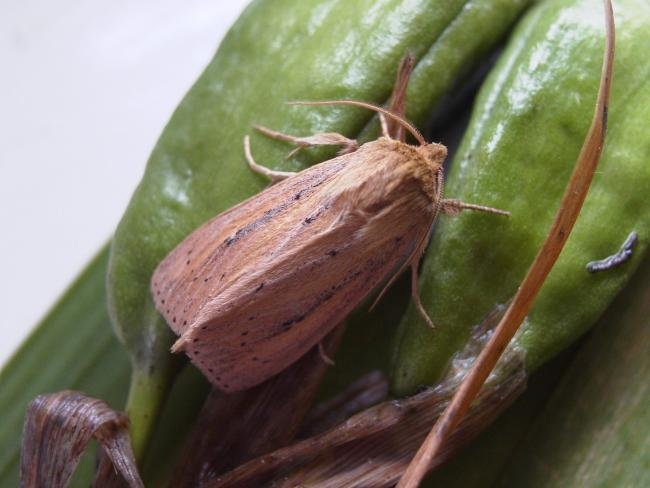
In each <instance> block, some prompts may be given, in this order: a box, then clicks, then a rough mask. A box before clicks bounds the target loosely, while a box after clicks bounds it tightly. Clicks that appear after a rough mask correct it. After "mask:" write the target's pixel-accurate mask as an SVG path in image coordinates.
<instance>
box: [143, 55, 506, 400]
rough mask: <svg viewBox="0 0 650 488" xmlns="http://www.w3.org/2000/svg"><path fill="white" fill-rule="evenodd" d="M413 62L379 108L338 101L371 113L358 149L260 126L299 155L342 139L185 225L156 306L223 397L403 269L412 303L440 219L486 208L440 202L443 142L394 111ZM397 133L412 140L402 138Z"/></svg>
mask: <svg viewBox="0 0 650 488" xmlns="http://www.w3.org/2000/svg"><path fill="white" fill-rule="evenodd" d="M413 64H414V62H413V58H412V57H411V56H406V57H405V58H404V60H403V61H402V63H401V65H400V67H399V69H398V76H397V81H396V83H395V87H394V89H393V93H392V95H391V99H390V103H389V106H388V108H382V107H378V106H375V105H372V104H369V103H365V102H360V101H354V100H337V101H326V102H298V103H306V104H313V105H321V104H345V105H352V106H357V107H364V108H367V109H371V110H374V111H375V112H377V113H378V114H379V120H380V124H381V133H382V135H381V136H380V137H379V138H378V139H376V140H374V141H371V142H367V143H365V144H363V145H361V146H359V144H358V143H357V141H355V140H352V139H348V138H347V137H345V136H343V135H341V134H337V133H324V134H316V135H313V136H309V137H294V136H290V135H286V134H282V133H279V132H275V131H273V130H270V129H266V128H263V127H258V130H260V131H261V132H262V133H264V134H266V135H267V136H269V137H273V138H276V139H280V140H283V141H286V142H289V143H293V144H295V145H296V148H297V149H300V148H303V147H308V146H318V145H338V146H340V147H341V151H340V155H339V156H337V157H335V158H333V159H330V160H328V161H325V162H323V163H320V164H317V165H315V166H312V167H310V168H308V169H305V170H303V171H300V172H298V173H288V172H276V171H272V170H270V169H268V168H265V167H263V166H261V165H259V164H257V163H256V162H255V160H254V159H253V156H252V154H251V150H250V141H249V138H248V137H246V138H245V139H244V153H245V156H246V159H247V161H248V164H249V166H250V168H251V169H252V170H253V171H256V172H259V173H261V174H264V175H266V176H268V177H269V178H271V180H272V181H273V182H275V184H273V185H272V186H270V187H268V188H267V189H265V190H264V191H262V192H261V193H259V194H257V195H255V196H253V197H251V198H249V199H248V200H246V201H244V202H243V203H240V204H239V205H237V206H235V207H233V208H231V209H230V210H227V211H225V212H223V213H221V214H219V215H217V216H216V217H214V218H212V219H211V220H210V221H208V222H207V223H205V224H204V225H203V226H201V227H200V228H198V229H197V230H195V231H194V232H192V233H191V234H190V235H189V236H188V237H187V238H186V239H185V240H184V241H182V242H181V243H180V244H179V245H178V246H177V247H176V248H175V249H174V250H173V251H172V252H171V253H170V254H169V255H168V256H167V257H166V258H165V259H164V260H163V261H162V262H161V263H160V264H159V265H158V267H157V269H156V270H155V272H154V274H153V277H152V281H151V291H152V295H153V298H154V302H155V305H156V308H157V309H158V310H159V311H160V313H161V314H162V315H163V317H164V318H165V320H166V321H167V323H168V324H169V326H170V327H171V328H172V330H173V331H174V332H175V333H176V334H177V335H179V336H180V337H179V339H178V340H177V342H176V343H175V344H174V345H173V347H172V351H173V352H180V351H183V352H185V353H186V354H187V355H188V356H189V357H190V359H191V361H192V362H193V363H194V364H195V365H196V366H197V367H198V368H199V369H200V370H201V371H202V372H203V374H204V375H205V376H206V377H207V378H208V379H209V380H210V382H211V383H212V384H213V385H215V386H216V387H218V388H219V389H221V390H222V391H224V392H235V391H239V390H243V389H247V388H250V387H253V386H255V385H257V384H259V383H261V382H263V381H265V380H266V379H268V378H270V377H271V376H273V375H275V374H277V373H279V372H281V371H282V370H284V369H285V368H287V367H288V366H289V365H291V364H292V363H294V362H295V361H296V360H298V359H299V358H300V357H301V356H302V355H303V354H305V353H306V352H307V351H308V350H309V349H310V348H312V347H313V346H315V345H317V344H319V343H320V341H321V340H322V339H323V338H324V337H325V335H327V333H328V332H330V331H331V330H332V329H333V328H334V327H335V326H336V325H337V324H339V323H340V322H341V321H342V320H343V319H345V317H346V316H347V315H348V314H349V313H350V312H351V311H352V310H353V309H354V308H355V307H356V306H358V305H359V304H360V303H361V302H362V301H363V300H364V299H365V298H366V297H368V295H370V294H371V293H372V292H373V291H374V290H376V289H378V287H379V285H381V284H383V283H387V284H386V285H385V287H384V289H383V291H382V292H381V293H380V294H379V297H378V298H377V300H378V299H379V298H380V297H381V295H383V293H384V291H385V290H386V289H387V288H388V287H389V286H390V285H391V284H392V282H393V281H394V280H395V278H396V277H397V276H399V275H400V274H401V273H402V271H404V270H405V269H406V268H408V267H410V268H411V277H412V297H413V300H414V303H415V305H416V306H417V308H418V310H419V311H420V313H421V315H422V316H423V318H424V319H425V320H426V321H427V323H429V324H430V325H432V324H431V321H430V319H429V317H428V315H427V313H426V311H425V310H424V307H423V306H422V303H421V302H420V297H419V293H418V288H417V284H418V264H419V261H420V258H421V256H422V254H423V252H424V250H425V247H426V245H427V242H428V240H429V236H430V233H431V229H432V226H433V223H434V220H435V218H436V216H437V215H438V214H439V213H443V214H448V215H453V214H456V213H458V212H460V211H461V210H465V209H470V210H479V211H485V212H491V213H495V214H501V215H508V212H504V211H502V210H497V209H494V208H489V207H484V206H481V205H473V204H467V203H464V202H461V201H459V200H454V199H445V198H443V162H444V160H445V158H446V156H447V149H446V148H445V146H443V145H441V144H435V143H431V144H428V143H427V142H426V141H425V140H424V138H423V137H422V135H421V134H420V133H419V132H418V131H417V129H415V127H413V125H411V124H410V123H409V122H408V121H407V120H406V119H405V118H404V107H405V96H406V87H407V85H408V79H409V77H410V73H411V71H412V68H413ZM405 130H406V131H408V132H409V133H410V134H412V136H413V137H414V138H415V140H416V141H417V143H418V144H417V145H410V144H407V143H406V142H405V140H406V137H405Z"/></svg>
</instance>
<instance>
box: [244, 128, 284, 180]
mask: <svg viewBox="0 0 650 488" xmlns="http://www.w3.org/2000/svg"><path fill="white" fill-rule="evenodd" d="M244 155H245V156H246V161H247V162H248V167H249V168H250V169H251V170H252V171H254V172H255V173H259V174H261V175H264V176H266V177H267V178H269V179H270V180H271V184H273V183H277V182H279V181H282V180H285V179H287V178H289V177H291V176H293V175H295V174H296V172H295V171H275V170H272V169H269V168H267V167H266V166H262V165H261V164H257V163H256V162H255V159H254V158H253V155H252V154H251V142H250V138H249V137H248V136H245V137H244Z"/></svg>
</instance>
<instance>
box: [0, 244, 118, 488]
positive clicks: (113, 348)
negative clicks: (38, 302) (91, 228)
mask: <svg viewBox="0 0 650 488" xmlns="http://www.w3.org/2000/svg"><path fill="white" fill-rule="evenodd" d="M107 263H108V247H107V246H106V247H104V248H103V250H102V251H101V252H100V253H99V254H98V255H97V257H96V258H95V259H94V260H93V261H92V262H91V263H90V264H89V265H88V267H87V268H86V269H85V270H84V271H83V273H81V274H80V275H79V277H78V278H77V279H76V280H75V282H74V283H73V284H72V285H71V286H70V288H69V289H68V290H67V291H66V293H65V294H64V295H63V296H62V297H61V299H60V300H59V302H58V303H57V304H56V305H55V306H54V308H52V310H51V311H50V312H49V313H48V314H47V316H46V317H45V318H44V319H43V320H42V321H41V323H40V324H39V325H38V326H37V327H36V329H35V330H34V332H32V334H31V335H30V336H29V338H28V339H27V340H26V341H25V343H24V344H23V345H22V346H21V347H20V348H19V349H18V350H17V351H16V353H15V354H14V355H13V357H12V358H11V360H10V361H9V362H8V363H7V365H6V366H5V367H4V368H3V369H2V371H1V372H0V414H1V418H2V422H0V446H2V449H0V487H3V488H4V487H6V488H13V487H16V486H19V482H18V474H19V460H20V445H21V433H22V428H23V419H24V416H25V410H26V408H27V404H28V403H29V402H30V401H31V400H33V399H34V397H36V396H37V395H40V394H42V393H52V392H55V391H59V390H64V389H72V390H80V391H83V392H85V393H87V394H88V395H91V396H94V397H97V398H101V399H103V400H105V401H106V402H108V403H109V404H110V405H111V406H112V407H113V408H117V409H120V408H121V407H122V405H123V404H124V398H125V397H126V391H127V385H128V379H129V360H128V357H127V355H126V354H125V353H124V350H123V349H122V348H121V347H120V345H119V344H118V342H117V340H115V336H114V335H113V333H112V332H111V330H110V321H109V318H108V314H107V310H106V266H107ZM93 471H94V456H93V453H92V452H90V453H89V455H87V456H85V457H84V458H83V459H82V462H81V464H80V465H79V468H78V469H77V474H76V475H75V477H74V478H73V482H72V484H71V486H88V484H89V480H90V479H92V473H93Z"/></svg>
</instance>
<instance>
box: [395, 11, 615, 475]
mask: <svg viewBox="0 0 650 488" xmlns="http://www.w3.org/2000/svg"><path fill="white" fill-rule="evenodd" d="M603 3H604V7H605V8H604V10H605V31H606V38H605V53H604V59H603V65H602V72H601V78H600V86H599V89H598V98H597V100H596V107H595V109H594V116H593V119H592V123H591V127H590V128H589V132H588V133H587V136H586V137H585V142H584V144H583V146H582V149H581V151H580V155H579V156H578V160H577V161H576V164H575V167H574V170H573V173H572V174H571V178H570V180H569V183H568V184H567V187H566V189H565V192H564V195H563V197H562V201H561V203H560V208H559V210H558V211H557V213H556V216H555V220H554V222H553V224H552V226H551V229H550V230H549V233H548V236H547V238H546V240H545V241H544V244H542V247H541V249H540V251H539V253H538V254H537V256H536V257H535V260H534V261H533V263H532V265H531V266H530V268H529V270H528V272H527V274H526V276H525V278H524V280H523V281H522V283H521V286H520V287H519V289H518V290H517V293H516V294H515V296H514V298H513V299H512V302H511V304H510V306H509V307H508V310H506V313H505V314H504V316H503V318H502V319H501V321H500V323H499V325H498V326H497V328H496V330H495V332H494V334H493V335H492V337H491V339H490V340H489V342H488V343H487V345H486V346H485V348H484V349H483V351H482V352H481V354H480V355H479V357H478V358H477V359H476V361H475V363H474V365H473V366H472V369H471V370H470V372H469V373H468V375H467V377H466V378H465V380H464V381H463V383H462V384H461V385H460V387H459V389H458V391H457V392H456V394H455V395H454V398H453V400H452V402H451V403H450V405H449V407H448V408H447V409H446V410H445V412H444V414H443V415H442V416H441V417H440V419H439V420H438V421H437V422H436V424H435V425H434V427H433V429H432V430H431V432H430V433H429V435H428V436H427V438H426V439H425V441H424V443H423V444H422V446H421V447H420V449H419V450H418V452H417V454H416V456H415V457H414V459H413V461H412V462H411V464H410V465H409V468H408V470H407V471H406V473H404V476H403V477H402V479H401V480H400V482H399V484H398V488H416V487H417V486H418V485H419V484H420V481H421V480H422V478H423V477H424V475H425V474H426V472H427V471H428V470H429V469H430V466H431V461H432V460H433V459H436V457H437V456H438V453H439V452H443V450H444V449H445V443H446V442H450V439H451V437H450V436H451V435H452V432H454V429H455V427H456V425H458V424H459V423H460V422H462V419H463V416H464V415H465V414H466V412H468V410H469V409H470V405H471V404H472V402H473V401H474V399H475V398H476V397H477V395H479V392H480V390H481V387H482V386H483V384H484V383H485V381H486V379H487V378H488V376H489V375H490V373H491V371H492V370H493V369H494V366H495V364H496V363H497V361H498V360H499V357H500V356H501V354H502V353H503V351H504V350H505V349H506V347H507V346H508V343H509V342H510V340H511V339H512V338H513V337H514V335H515V334H516V332H517V330H518V329H519V327H520V325H521V323H522V322H523V320H524V318H525V317H526V314H528V311H529V310H530V308H531V306H532V304H533V302H534V300H535V297H536V296H537V293H538V292H539V290H540V289H541V287H542V285H543V284H544V281H545V279H546V277H547V276H548V274H549V273H550V271H551V269H552V268H553V265H554V264H555V261H556V260H557V258H558V257H559V255H560V252H561V251H562V249H563V247H564V244H565V243H566V241H567V239H568V238H569V234H570V233H571V230H572V229H573V226H574V224H575V222H576V220H577V218H578V215H579V213H580V209H581V208H582V204H583V203H584V200H585V198H586V196H587V192H588V191H589V186H590V184H591V180H592V179H593V176H594V173H595V172H596V168H597V166H598V161H599V159H600V155H601V153H602V149H603V144H604V141H605V132H606V126H607V110H608V103H609V93H610V88H611V78H612V68H613V63H614V14H613V11H612V5H611V2H610V1H609V0H604V2H603Z"/></svg>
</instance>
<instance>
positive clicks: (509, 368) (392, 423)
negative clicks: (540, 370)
mask: <svg viewBox="0 0 650 488" xmlns="http://www.w3.org/2000/svg"><path fill="white" fill-rule="evenodd" d="M504 359H505V361H504V362H503V368H502V370H501V371H502V372H501V375H500V376H499V377H498V379H496V380H495V381H493V382H490V383H489V385H488V387H486V388H485V389H484V390H483V392H482V393H481V395H480V396H479V399H478V401H477V402H476V403H475V404H474V406H473V408H472V409H471V411H470V414H469V415H468V416H467V417H466V418H465V420H464V422H463V423H462V424H461V425H460V427H459V428H458V429H457V430H456V432H455V433H454V434H453V436H452V439H451V442H449V443H448V444H446V446H445V449H444V450H443V451H441V452H440V453H439V455H438V456H437V457H436V458H435V459H434V460H433V461H432V464H431V467H435V466H437V465H439V464H441V463H442V462H444V461H445V460H447V459H449V458H450V457H451V456H452V455H453V454H454V453H455V452H456V451H457V450H458V449H460V448H461V447H462V446H464V445H465V444H467V443H468V442H469V441H470V440H471V439H473V438H474V437H475V436H476V435H477V434H478V433H480V432H481V431H482V430H483V429H484V428H485V427H486V426H487V425H489V424H490V423H491V422H492V421H493V420H494V418H496V416H498V415H499V413H500V412H502V411H503V410H505V409H506V408H507V407H508V405H510V403H511V402H512V401H514V399H515V398H517V397H518V396H519V394H520V393H521V392H522V391H523V390H524V389H525V384H526V374H525V372H524V370H523V366H522V358H521V356H520V355H519V354H518V352H517V351H514V350H513V351H512V354H509V355H508V357H507V358H504ZM450 378H451V381H448V382H444V383H442V384H441V385H440V386H438V387H436V388H430V389H428V390H426V391H424V392H421V393H419V394H417V395H414V396H413V397H410V398H407V399H404V400H392V401H386V402H384V403H381V404H379V405H376V406H374V407H371V408H369V409H367V410H365V411H363V412H361V413H359V414H357V415H354V416H353V417H351V418H349V419H348V420H347V421H346V422H344V423H342V424H341V425H339V426H337V427H336V428H334V429H332V430H330V431H328V432H325V433H323V434H320V435H316V436H314V437H311V438H308V439H305V440H302V441H299V442H297V443H296V444H294V445H292V446H289V447H287V448H284V449H280V450H277V451H275V452H273V453H271V454H268V455H265V456H261V457H259V458H257V459H254V460H253V461H250V462H248V463H246V464H244V465H242V466H239V467H238V468H237V469H235V470H233V471H231V472H230V473H227V474H225V475H223V476H221V477H219V478H218V479H216V480H214V481H213V482H211V483H208V484H206V485H205V486H207V487H211V488H217V487H218V488H226V487H228V488H233V487H242V488H243V487H250V486H273V487H293V486H309V487H310V488H311V487H318V488H325V487H327V488H330V487H331V488H335V487H336V488H339V487H373V488H381V487H389V486H393V485H394V484H395V483H396V482H397V480H398V479H399V477H400V476H401V474H402V473H403V472H404V470H405V469H406V467H407V466H408V463H409V461H410V459H411V457H412V456H413V453H414V452H415V451H416V449H417V447H418V446H419V445H420V443H421V442H422V440H423V439H424V437H425V435H426V432H427V430H428V428H429V426H430V425H431V423H432V422H434V421H435V419H436V418H437V417H438V416H439V415H440V414H441V413H442V411H443V410H444V408H445V407H446V406H447V405H448V403H449V400H450V398H451V395H452V393H453V391H454V390H455V389H456V387H457V386H458V381H457V378H458V375H456V374H455V373H452V374H451V375H450Z"/></svg>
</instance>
